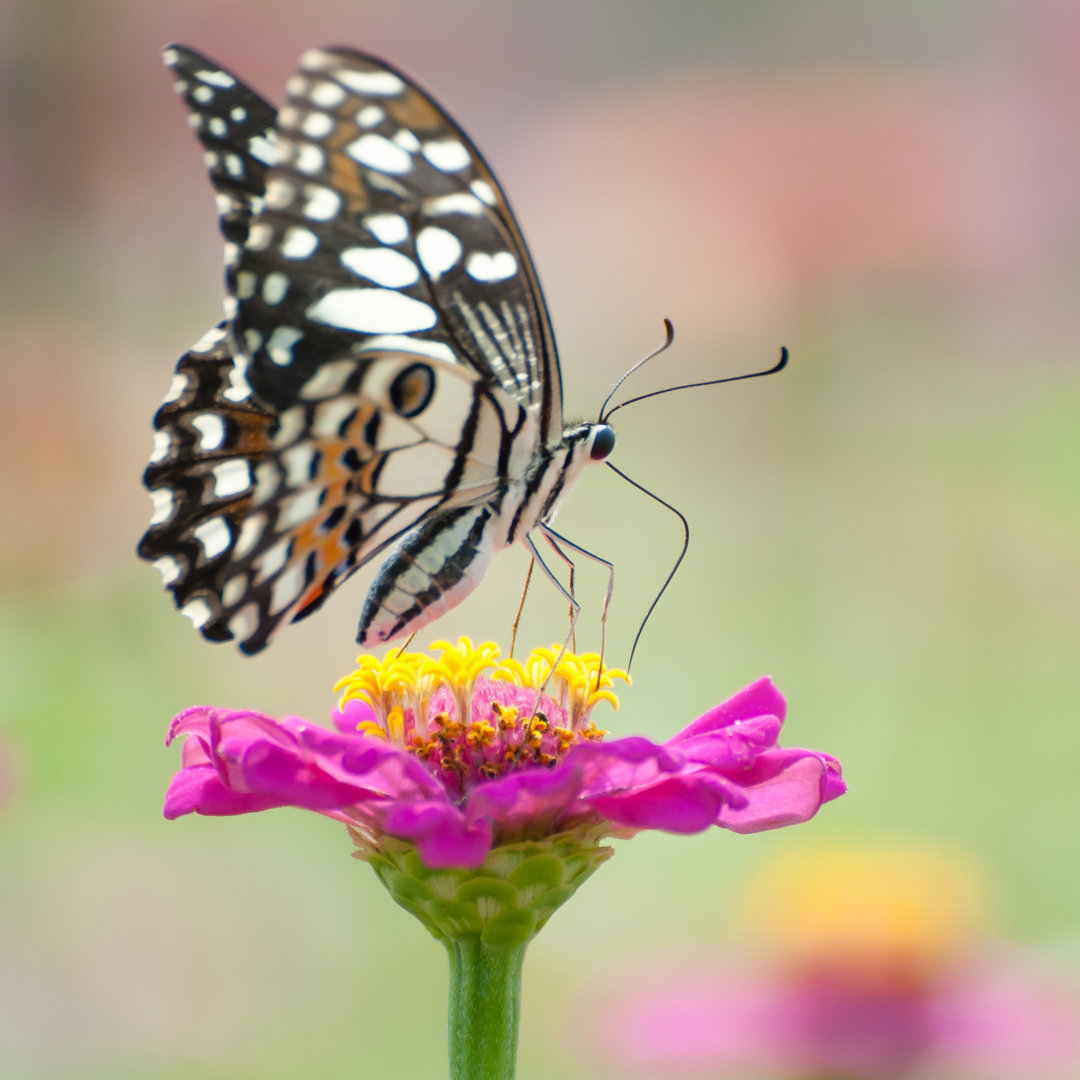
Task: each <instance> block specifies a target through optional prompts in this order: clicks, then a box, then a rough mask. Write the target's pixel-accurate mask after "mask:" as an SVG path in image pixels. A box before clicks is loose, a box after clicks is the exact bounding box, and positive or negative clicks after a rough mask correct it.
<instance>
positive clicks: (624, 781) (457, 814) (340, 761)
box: [165, 638, 845, 868]
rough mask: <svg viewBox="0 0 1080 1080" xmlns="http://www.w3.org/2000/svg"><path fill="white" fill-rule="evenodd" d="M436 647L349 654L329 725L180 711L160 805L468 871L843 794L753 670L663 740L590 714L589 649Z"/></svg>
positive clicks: (802, 807)
mask: <svg viewBox="0 0 1080 1080" xmlns="http://www.w3.org/2000/svg"><path fill="white" fill-rule="evenodd" d="M434 648H436V649H437V650H439V651H440V653H441V655H440V656H439V657H438V658H433V657H430V656H427V655H426V654H421V653H404V654H399V653H397V652H391V653H389V654H388V655H387V657H386V658H385V659H384V660H382V661H379V660H375V659H374V658H371V657H363V658H361V668H360V670H358V671H357V672H356V673H354V675H353V676H350V677H349V678H347V679H345V680H343V681H342V683H341V684H339V686H344V687H345V689H346V693H345V696H344V699H343V702H342V705H341V708H340V709H339V710H338V711H337V712H336V713H335V716H334V724H335V727H334V729H330V728H325V727H321V726H319V725H317V724H312V723H309V722H308V721H306V720H303V719H300V718H299V717H293V716H287V717H284V718H282V719H280V720H277V719H274V718H272V717H269V716H266V715H263V714H261V713H256V712H252V711H249V710H231V709H216V708H207V707H195V708H191V709H187V710H186V711H184V712H182V713H180V715H179V716H177V717H176V718H175V719H174V720H173V722H172V725H171V727H170V729H169V735H168V740H167V741H168V742H171V741H172V740H173V739H175V738H176V737H177V736H179V735H185V736H188V739H187V741H186V742H185V744H184V751H183V765H182V767H181V769H180V771H179V772H178V773H177V774H176V775H175V776H174V778H173V780H172V783H171V784H170V785H169V790H168V794H167V795H166V799H165V816H166V817H167V818H176V817H180V816H181V815H183V814H190V813H199V814H210V815H227V814H243V813H250V812H253V811H256V810H267V809H270V808H271V807H276V806H298V807H302V808H304V809H307V810H314V811H316V812H318V813H321V814H325V815H326V816H327V817H331V818H335V819H337V820H338V821H342V822H344V823H346V824H347V825H349V826H350V829H351V832H352V834H353V838H354V840H355V841H356V843H357V845H358V846H359V847H360V848H361V852H363V851H369V852H373V853H377V852H378V851H379V849H380V843H381V842H383V840H384V838H386V837H391V838H395V839H396V840H397V841H405V842H408V843H410V844H412V845H415V848H416V850H417V852H418V853H419V856H420V858H421V860H422V861H423V863H424V864H425V865H426V866H428V867H431V868H440V867H462V868H475V867H479V866H480V865H481V864H482V863H483V862H484V860H485V858H486V857H487V856H488V854H489V852H490V851H491V849H492V847H493V846H498V845H503V844H507V843H515V842H520V841H523V840H536V839H541V838H544V837H549V836H553V835H555V834H560V833H565V832H566V831H568V830H571V829H575V828H579V827H581V828H584V829H586V830H588V831H589V832H590V834H591V835H592V836H594V837H595V836H597V835H611V834H616V833H617V834H619V835H624V836H625V835H629V834H632V833H634V832H637V831H639V830H641V829H662V830H665V831H668V832H676V833H694V832H700V831H702V830H704V829H706V828H708V827H709V826H711V825H718V826H720V827H721V828H726V829H731V830H733V831H735V832H741V833H749V832H758V831H761V830H763V829H772V828H777V827H779V826H782V825H792V824H796V823H798V822H802V821H806V820H808V819H809V818H811V817H813V816H814V814H815V813H817V810H818V808H819V807H820V806H821V805H822V804H823V803H825V802H828V801H829V800H831V799H834V798H836V797H837V796H838V795H841V794H842V793H843V792H844V790H845V785H844V782H843V780H842V778H841V774H840V766H839V764H838V763H837V762H836V760H835V759H834V758H832V757H830V756H829V755H827V754H822V753H818V752H816V751H812V750H793V749H782V748H780V747H779V746H778V745H777V739H778V738H779V735H780V729H781V727H782V726H783V722H784V714H785V705H784V699H783V698H782V697H781V696H780V694H779V692H778V691H777V690H776V688H775V687H774V686H773V684H772V682H771V681H770V680H769V679H767V678H766V679H760V680H758V681H757V682H755V683H753V684H752V685H750V686H748V687H746V689H744V690H742V691H740V692H739V693H738V694H736V695H735V696H734V697H732V698H730V699H729V700H728V701H725V702H723V703H722V704H720V705H717V706H716V707H715V708H713V709H711V710H710V711H709V712H707V713H706V714H705V715H704V716H702V717H700V718H699V719H697V720H695V721H694V722H693V723H691V724H690V725H689V726H688V727H686V728H684V729H683V730H682V731H681V732H679V734H677V735H676V736H675V737H674V738H672V739H670V740H669V741H668V742H666V743H662V744H657V743H654V742H651V741H650V740H648V739H645V738H640V737H633V736H631V737H627V738H621V739H612V740H607V741H605V740H604V738H603V736H604V735H605V734H606V732H603V731H600V730H599V729H598V728H597V727H596V726H595V724H594V723H593V721H592V719H591V711H592V708H593V706H594V705H595V704H597V703H598V702H599V701H602V700H607V701H609V702H611V703H613V704H615V705H616V706H617V700H616V699H615V696H614V694H613V693H612V692H611V690H610V686H611V685H612V679H613V678H614V677H624V678H625V676H623V675H622V673H621V672H615V671H608V670H607V669H605V668H603V667H601V665H600V662H599V658H598V657H596V656H595V655H593V654H586V655H584V656H574V655H573V654H571V653H567V654H566V655H564V656H563V658H562V660H561V661H560V662H559V664H558V667H557V668H556V669H555V671H554V673H552V671H551V668H552V664H553V662H554V660H555V658H556V655H557V653H558V649H557V648H556V649H554V650H536V651H535V652H534V653H533V654H532V655H531V656H530V658H529V660H528V661H526V663H525V664H522V663H520V662H517V661H513V660H500V659H499V655H498V649H497V648H496V647H495V646H493V645H490V644H486V645H482V646H480V647H479V648H476V649H474V648H473V646H472V644H471V643H470V642H469V641H468V640H467V639H465V638H463V639H462V640H461V643H460V645H459V646H452V645H449V644H448V643H445V642H440V643H436V645H435V646H434ZM489 669H493V670H490V672H489ZM485 672H488V674H485ZM541 691H543V692H541ZM526 717H528V719H526Z"/></svg>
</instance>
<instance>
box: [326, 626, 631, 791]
mask: <svg viewBox="0 0 1080 1080" xmlns="http://www.w3.org/2000/svg"><path fill="white" fill-rule="evenodd" d="M431 648H432V652H433V654H434V655H429V654H427V653H419V652H417V653H407V652H403V651H401V650H393V651H391V652H389V653H387V654H386V656H384V657H383V658H382V659H381V660H380V659H378V658H376V657H373V656H362V657H360V658H359V660H358V664H359V665H360V666H359V667H358V668H357V670H356V671H354V672H353V673H352V674H351V675H347V676H346V677H345V678H344V679H342V680H340V682H338V684H337V686H336V687H335V689H336V690H340V691H343V693H342V697H341V704H340V707H341V710H342V712H343V713H344V714H345V715H346V716H348V715H349V713H350V712H351V711H353V710H354V709H356V706H353V707H352V708H350V707H349V703H350V702H358V703H359V702H362V703H364V704H366V705H368V706H370V708H371V710H372V712H373V713H374V715H375V719H374V720H371V719H363V720H360V721H359V722H358V724H357V729H358V730H359V731H362V732H364V733H365V734H368V735H374V736H376V737H378V738H384V739H388V740H390V741H392V742H394V743H397V744H398V745H399V746H402V747H404V748H405V749H406V750H408V751H409V752H410V753H412V754H415V755H416V757H417V758H418V759H419V760H420V761H422V762H424V764H425V765H426V766H427V768H428V769H430V770H431V772H432V773H433V774H434V775H436V776H437V777H438V778H439V779H440V780H441V781H442V782H443V783H444V784H445V785H446V786H447V788H449V789H450V790H451V791H454V792H456V793H458V794H464V793H465V792H466V791H468V790H469V789H470V788H471V787H473V786H474V785H475V784H477V783H480V782H482V781H484V780H492V779H494V778H496V777H498V776H502V775H504V774H505V773H507V772H509V771H511V770H514V769H523V768H551V767H553V766H554V765H556V764H557V763H558V762H559V761H560V760H561V759H562V758H563V757H565V756H566V753H567V751H569V749H570V747H571V746H573V745H574V744H575V743H577V742H581V741H588V740H596V739H602V738H603V737H604V736H605V735H606V734H607V732H606V731H603V730H601V729H600V728H598V727H597V726H596V724H595V722H594V721H593V720H592V718H591V713H592V710H593V708H594V707H595V706H596V705H597V704H599V703H600V702H601V701H607V702H609V703H610V704H611V706H612V707H613V708H616V709H617V708H618V707H619V701H618V698H617V697H616V696H615V693H614V692H613V690H612V689H611V687H612V686H613V685H614V680H615V679H617V678H620V679H623V680H624V681H626V682H629V681H630V679H629V676H628V675H627V674H626V673H625V672H623V671H619V670H617V669H614V668H607V667H605V666H604V665H603V664H602V663H601V661H600V657H599V655H597V654H596V653H582V654H576V653H571V652H569V651H566V652H563V653H562V655H561V656H560V655H559V654H560V647H559V646H558V645H556V646H553V647H552V648H550V649H545V648H541V649H534V650H533V651H532V652H531V653H530V654H529V656H528V658H527V659H526V660H525V661H524V662H522V661H519V660H515V659H513V658H512V657H507V658H503V657H501V656H500V653H499V648H498V646H497V645H495V644H494V643H493V642H484V643H482V644H481V645H479V646H473V644H472V642H471V641H470V640H469V639H468V638H466V637H463V638H461V639H460V640H459V642H458V644H457V645H452V644H451V643H450V642H447V641H437V642H434V643H433V644H432V646H431ZM556 660H557V661H558V663H556ZM364 713H365V714H366V710H364Z"/></svg>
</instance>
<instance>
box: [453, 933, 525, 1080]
mask: <svg viewBox="0 0 1080 1080" xmlns="http://www.w3.org/2000/svg"><path fill="white" fill-rule="evenodd" d="M527 945H528V942H522V943H515V944H510V945H489V944H486V943H485V942H484V941H482V940H481V939H480V937H479V936H468V937H460V938H455V939H452V940H450V941H448V942H447V943H446V948H447V952H449V954H450V1023H449V1037H450V1080H514V1066H515V1062H516V1059H517V1037H518V1018H519V1016H520V1014H521V965H522V962H523V961H524V959H525V949H526V947H527Z"/></svg>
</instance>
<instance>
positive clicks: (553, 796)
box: [465, 762, 582, 832]
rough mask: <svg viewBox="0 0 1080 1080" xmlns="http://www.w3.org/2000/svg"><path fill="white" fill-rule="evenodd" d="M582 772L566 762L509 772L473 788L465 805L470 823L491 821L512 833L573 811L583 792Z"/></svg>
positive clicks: (499, 827)
mask: <svg viewBox="0 0 1080 1080" xmlns="http://www.w3.org/2000/svg"><path fill="white" fill-rule="evenodd" d="M581 785H582V775H581V770H580V769H578V768H576V767H574V766H573V765H569V766H568V765H567V764H566V763H565V762H563V763H562V764H560V765H559V766H558V767H557V768H554V769H550V770H549V769H544V770H535V769H534V770H529V771H525V772H514V773H509V774H507V775H506V776H502V777H500V778H499V779H497V780H492V781H491V782H490V783H487V784H482V785H481V786H479V787H477V788H474V789H473V790H472V791H471V792H470V793H469V797H468V800H467V802H466V809H465V816H466V818H467V819H468V820H469V821H478V820H479V819H480V818H484V817H486V818H488V819H489V820H490V821H491V822H492V823H494V825H495V826H496V827H497V828H498V829H501V830H504V831H507V832H512V831H514V830H517V829H522V828H524V827H525V826H527V825H531V824H533V823H541V822H543V821H545V820H554V819H555V818H557V817H559V816H560V815H561V814H563V813H564V812H566V811H567V810H569V809H570V807H571V806H572V804H573V803H574V802H575V800H576V799H577V797H578V794H579V793H580V791H581Z"/></svg>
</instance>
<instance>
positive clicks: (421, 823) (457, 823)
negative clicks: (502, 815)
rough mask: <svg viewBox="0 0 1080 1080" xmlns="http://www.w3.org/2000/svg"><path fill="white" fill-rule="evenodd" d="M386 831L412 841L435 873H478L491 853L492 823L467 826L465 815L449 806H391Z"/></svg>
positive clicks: (384, 820)
mask: <svg viewBox="0 0 1080 1080" xmlns="http://www.w3.org/2000/svg"><path fill="white" fill-rule="evenodd" d="M382 827H383V830H384V831H385V832H387V833H389V834H390V835H391V836H397V837H400V838H401V839H402V840H411V841H412V842H413V843H414V844H416V850H417V852H418V853H419V855H420V858H421V859H422V860H423V861H424V864H425V865H426V866H430V867H431V868H432V869H440V868H450V867H463V868H465V869H470V870H472V869H475V868H476V867H478V866H480V864H481V863H483V861H484V859H486V858H487V854H488V852H489V851H490V850H491V837H492V832H491V823H490V822H489V821H487V820H486V819H481V820H479V821H475V822H473V823H471V824H468V823H466V821H465V817H464V815H463V814H462V813H461V811H460V810H458V808H457V807H456V806H452V805H451V804H450V803H448V802H435V801H432V802H397V803H389V804H388V805H387V806H386V807H385V809H384V810H383V813H382Z"/></svg>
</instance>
